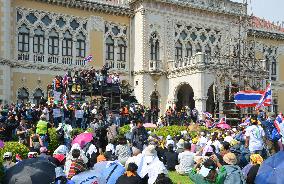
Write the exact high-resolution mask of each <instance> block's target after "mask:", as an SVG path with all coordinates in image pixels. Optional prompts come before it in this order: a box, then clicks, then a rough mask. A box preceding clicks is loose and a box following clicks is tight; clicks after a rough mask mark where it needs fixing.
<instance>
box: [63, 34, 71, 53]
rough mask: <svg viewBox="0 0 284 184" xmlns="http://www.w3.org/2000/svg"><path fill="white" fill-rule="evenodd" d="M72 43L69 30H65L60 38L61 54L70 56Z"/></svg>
mask: <svg viewBox="0 0 284 184" xmlns="http://www.w3.org/2000/svg"><path fill="white" fill-rule="evenodd" d="M72 43H73V41H72V35H71V34H70V32H69V31H66V32H65V33H64V37H63V40H62V56H72V48H73V44H72Z"/></svg>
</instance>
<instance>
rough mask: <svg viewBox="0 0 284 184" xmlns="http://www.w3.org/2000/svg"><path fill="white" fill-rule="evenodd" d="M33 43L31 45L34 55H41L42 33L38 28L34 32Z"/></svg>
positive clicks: (42, 48) (42, 49)
mask: <svg viewBox="0 0 284 184" xmlns="http://www.w3.org/2000/svg"><path fill="white" fill-rule="evenodd" d="M33 41H34V43H33V51H34V53H39V54H43V53H44V32H43V30H42V29H41V28H40V27H39V28H37V29H36V30H35V35H34V39H33Z"/></svg>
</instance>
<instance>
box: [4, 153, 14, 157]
mask: <svg viewBox="0 0 284 184" xmlns="http://www.w3.org/2000/svg"><path fill="white" fill-rule="evenodd" d="M10 157H12V152H6V153H4V155H3V158H10Z"/></svg>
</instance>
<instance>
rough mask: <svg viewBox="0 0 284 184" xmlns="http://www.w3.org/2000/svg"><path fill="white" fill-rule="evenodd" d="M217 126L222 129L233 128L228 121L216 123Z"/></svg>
mask: <svg viewBox="0 0 284 184" xmlns="http://www.w3.org/2000/svg"><path fill="white" fill-rule="evenodd" d="M216 127H218V128H221V129H231V127H230V125H228V124H227V123H219V124H217V125H216Z"/></svg>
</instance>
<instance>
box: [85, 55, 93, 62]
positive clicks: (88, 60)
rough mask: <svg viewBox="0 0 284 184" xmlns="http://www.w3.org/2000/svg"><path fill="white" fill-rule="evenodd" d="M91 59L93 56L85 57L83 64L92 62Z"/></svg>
mask: <svg viewBox="0 0 284 184" xmlns="http://www.w3.org/2000/svg"><path fill="white" fill-rule="evenodd" d="M92 59H93V56H92V55H89V56H87V57H86V58H85V59H84V62H87V63H89V62H91V61H92Z"/></svg>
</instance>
